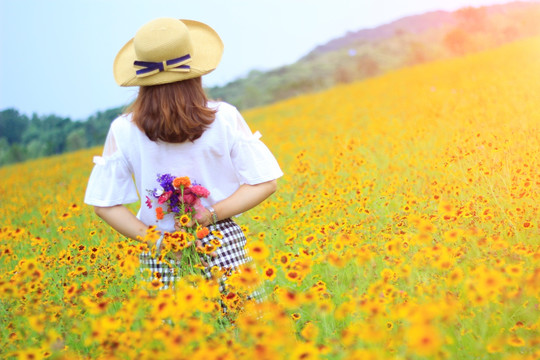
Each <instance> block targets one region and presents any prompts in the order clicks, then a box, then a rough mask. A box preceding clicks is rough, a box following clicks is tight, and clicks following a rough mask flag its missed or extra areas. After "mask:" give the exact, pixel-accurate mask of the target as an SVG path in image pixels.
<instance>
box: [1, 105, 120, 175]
mask: <svg viewBox="0 0 540 360" xmlns="http://www.w3.org/2000/svg"><path fill="white" fill-rule="evenodd" d="M122 110H123V108H122V107H118V108H114V109H109V110H106V111H103V112H97V113H96V114H94V115H92V116H90V117H89V118H88V119H87V120H86V121H73V120H71V119H70V118H69V117H59V116H56V115H46V116H39V115H37V114H33V115H32V116H31V117H28V116H26V115H25V114H21V113H19V111H18V110H16V109H14V108H9V109H5V110H3V111H1V112H0V166H3V165H7V164H11V163H16V162H21V161H25V160H29V159H35V158H40V157H45V156H51V155H55V154H62V153H65V152H69V151H75V150H79V149H84V148H88V147H92V146H97V145H102V144H103V142H104V141H105V137H106V136H107V132H108V130H109V126H110V124H111V122H112V121H113V120H114V119H115V118H116V117H117V116H118V115H120V114H121V113H122Z"/></svg>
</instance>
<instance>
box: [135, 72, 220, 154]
mask: <svg viewBox="0 0 540 360" xmlns="http://www.w3.org/2000/svg"><path fill="white" fill-rule="evenodd" d="M207 103H208V98H207V97H206V94H205V92H204V89H203V87H202V80H201V78H200V77H197V78H194V79H188V80H183V81H177V82H172V83H168V84H161V85H153V86H141V87H140V88H139V95H138V96H137V99H136V100H135V102H133V104H131V106H129V108H128V109H127V111H128V112H133V121H134V122H135V124H136V125H137V126H138V127H139V128H140V129H141V130H142V131H144V133H145V134H146V136H148V138H149V139H150V140H152V141H157V140H162V141H165V142H169V143H182V142H184V141H187V140H189V141H194V140H196V139H198V138H200V137H201V135H202V134H203V132H204V130H206V128H207V127H208V126H209V125H210V124H211V123H212V122H213V121H214V119H215V115H216V111H215V110H212V109H209V108H208V106H207Z"/></svg>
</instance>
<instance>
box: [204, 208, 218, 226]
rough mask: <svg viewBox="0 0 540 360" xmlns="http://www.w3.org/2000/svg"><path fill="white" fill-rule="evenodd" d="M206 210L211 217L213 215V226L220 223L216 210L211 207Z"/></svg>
mask: <svg viewBox="0 0 540 360" xmlns="http://www.w3.org/2000/svg"><path fill="white" fill-rule="evenodd" d="M206 210H208V211H210V215H212V224H215V223H217V222H218V216H217V214H216V210H214V208H213V207H211V206H209V207H207V208H206Z"/></svg>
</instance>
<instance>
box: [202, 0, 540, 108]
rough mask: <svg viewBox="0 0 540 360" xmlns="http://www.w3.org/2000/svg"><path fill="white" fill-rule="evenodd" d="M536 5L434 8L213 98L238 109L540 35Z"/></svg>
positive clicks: (321, 49)
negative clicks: (448, 9)
mask: <svg viewBox="0 0 540 360" xmlns="http://www.w3.org/2000/svg"><path fill="white" fill-rule="evenodd" d="M539 18H540V3H538V2H513V3H509V4H505V5H493V6H486V7H479V8H464V9H461V10H458V11H456V12H444V11H436V12H431V13H426V14H421V15H415V16H409V17H405V18H402V19H398V20H396V21H394V22H392V23H389V24H385V25H381V26H378V27H376V28H373V29H363V30H359V31H357V32H350V33H348V34H346V35H345V36H343V37H340V38H338V39H334V40H332V41H330V42H328V43H326V44H324V45H321V46H318V47H317V48H315V49H314V50H313V51H311V52H310V53H309V54H307V55H306V56H304V57H303V58H301V59H299V60H298V61H297V62H296V63H294V64H290V65H287V66H283V67H280V68H277V69H273V70H270V71H266V72H261V71H256V70H254V71H252V72H251V73H249V75H248V76H247V77H244V78H240V79H237V80H235V81H233V82H231V83H229V84H227V85H225V86H218V87H212V88H209V89H208V92H209V94H210V95H211V97H213V98H218V99H223V100H225V101H228V102H230V103H232V104H235V105H236V106H237V107H239V108H240V109H247V108H252V107H256V106H260V105H264V104H270V103H273V102H276V101H279V100H283V99H287V98H290V97H293V96H297V95H300V94H304V93H309V92H317V91H320V90H323V89H326V88H329V87H332V86H334V85H336V84H341V83H350V82H353V81H359V80H363V79H366V78H370V77H374V76H378V75H380V74H383V73H385V72H387V71H390V70H395V69H398V68H402V67H406V66H411V65H416V64H421V63H426V62H429V61H434V60H440V59H446V58H451V57H456V56H463V55H465V54H470V53H475V52H478V51H482V50H486V49H489V48H494V47H497V46H500V45H502V44H506V43H510V42H512V41H515V40H518V39H521V38H526V37H530V36H535V35H538V34H540V22H539V21H538V20H537V19H539Z"/></svg>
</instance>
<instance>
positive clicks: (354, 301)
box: [0, 36, 540, 360]
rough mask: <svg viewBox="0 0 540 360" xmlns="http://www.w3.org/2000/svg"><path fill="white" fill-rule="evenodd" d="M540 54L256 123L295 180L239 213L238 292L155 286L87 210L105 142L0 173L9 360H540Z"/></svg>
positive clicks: (476, 59)
mask: <svg viewBox="0 0 540 360" xmlns="http://www.w3.org/2000/svg"><path fill="white" fill-rule="evenodd" d="M538 59H540V36H539V37H536V38H531V39H525V40H521V41H517V42H514V43H512V44H508V45H504V46H502V47H499V48H497V49H492V50H489V51H485V52H480V53H477V54H473V55H471V56H465V57H461V58H454V59H446V60H442V61H436V62H432V63H429V64H423V65H419V66H415V67H411V68H405V69H399V70H395V71H391V72H388V73H386V74H384V75H382V76H379V77H376V78H373V79H369V80H366V81H363V82H355V83H352V84H341V85H338V86H335V87H333V88H331V89H328V90H325V91H321V92H319V93H316V94H305V95H302V96H298V97H295V98H292V99H288V100H285V101H282V102H279V103H276V104H272V105H269V106H265V107H259V108H256V109H251V110H247V111H245V112H244V116H245V118H246V120H247V121H248V123H249V124H250V125H251V127H252V129H253V130H260V132H261V133H262V135H263V137H262V140H263V141H264V142H265V144H266V145H267V146H268V147H269V149H271V150H272V152H273V153H274V154H275V156H276V158H277V159H278V161H279V163H280V165H281V167H282V169H283V171H284V173H285V175H284V176H283V178H281V179H280V180H279V181H278V183H279V186H278V190H277V192H276V193H275V194H274V195H272V196H271V197H270V198H269V199H267V200H266V201H265V202H263V203H262V204H261V205H259V206H257V207H255V208H254V209H252V210H249V211H247V212H245V213H244V214H243V215H241V216H240V217H238V218H235V221H237V222H238V223H239V224H240V225H241V226H242V228H243V229H244V231H245V232H246V234H247V244H248V245H247V247H248V250H249V251H250V252H249V254H250V256H252V257H253V258H254V261H255V263H256V269H253V268H247V269H246V270H250V271H242V272H239V273H236V274H233V275H232V276H231V278H230V279H231V280H230V281H227V284H226V285H227V286H226V287H225V288H226V290H225V291H224V292H223V293H220V292H219V285H221V283H218V281H217V280H210V281H203V280H202V279H201V278H198V277H190V278H188V279H183V280H182V281H180V282H179V283H178V284H177V286H176V288H175V289H172V290H171V289H168V290H163V291H160V292H158V291H156V288H157V287H159V286H160V280H159V278H157V277H156V279H155V280H154V281H153V282H152V284H151V285H147V284H145V283H143V282H142V281H141V277H142V274H140V271H139V268H138V265H139V264H138V262H139V258H138V254H139V253H140V252H141V251H143V250H144V249H145V247H144V246H142V245H140V244H139V243H137V242H135V241H134V240H129V239H126V238H124V237H122V236H120V235H118V233H116V232H115V231H113V230H111V229H110V228H109V227H108V226H106V224H104V222H103V221H102V220H101V219H100V218H99V217H97V216H96V215H95V213H94V211H93V209H92V207H91V206H86V205H84V204H83V203H82V199H83V197H84V191H85V187H86V185H87V180H88V176H89V174H90V171H91V169H92V166H93V163H92V157H93V156H94V155H96V154H99V153H100V151H101V147H96V148H93V149H89V150H84V151H78V152H73V153H71V154H64V155H60V156H56V157H50V158H47V159H40V160H33V161H31V162H28V163H26V164H16V165H10V166H6V167H3V168H1V169H0V178H2V181H1V182H0V194H3V195H4V196H3V197H2V207H0V217H1V218H2V226H1V227H0V254H2V256H0V294H2V297H1V304H2V307H1V314H2V316H0V354H1V356H0V357H2V358H15V359H16V358H23V359H31V358H33V359H40V358H50V359H74V360H79V359H80V360H83V359H121V358H127V359H156V358H181V359H186V358H188V359H217V358H222V359H229V358H231V359H272V360H299V359H304V360H305V359H321V360H322V359H324V360H349V359H377V360H394V359H410V360H427V359H429V360H432V359H465V360H469V359H501V360H502V359H505V360H511V359H524V360H537V359H538V358H539V354H540V353H539V347H538V345H539V344H540V334H539V331H538V329H539V328H538V327H539V325H540V312H539V311H538V304H539V294H540V246H539V243H538V239H539V235H540V232H539V229H540V207H539V204H538V199H539V197H540V177H539V175H540V135H539V134H540V129H539V126H540V107H539V106H538V99H539V98H540V81H537V80H536V79H540V61H538ZM181 175H189V174H181ZM216 176H219V174H216ZM203 185H204V184H203ZM209 190H210V191H212V189H209ZM133 205H137V204H133ZM143 206H144V205H143ZM133 208H134V209H135V210H136V206H135V207H133ZM203 241H204V240H203ZM218 242H219V241H218ZM216 274H217V275H218V276H217V279H221V276H220V275H221V274H220V273H219V272H217V271H216ZM254 275H256V276H254ZM257 279H262V280H264V287H265V290H266V293H267V298H266V299H265V301H264V302H263V303H250V302H249V301H246V300H245V297H244V295H243V294H245V291H246V287H245V284H253V283H254V281H257ZM219 301H222V302H223V303H225V304H226V306H227V307H228V311H227V313H226V314H225V315H224V314H223V313H222V312H221V309H220V306H219V304H220V302H219Z"/></svg>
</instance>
